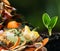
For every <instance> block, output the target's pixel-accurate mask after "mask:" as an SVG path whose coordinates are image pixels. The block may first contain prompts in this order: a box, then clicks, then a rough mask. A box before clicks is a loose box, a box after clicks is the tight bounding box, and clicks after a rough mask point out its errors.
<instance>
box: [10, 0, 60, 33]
mask: <svg viewBox="0 0 60 51" xmlns="http://www.w3.org/2000/svg"><path fill="white" fill-rule="evenodd" d="M9 1H10V3H11V5H12V6H13V7H15V8H16V9H17V13H19V14H22V15H24V17H25V18H26V20H27V21H28V22H29V23H31V24H32V25H33V26H35V27H38V26H39V27H40V29H39V30H40V32H45V31H46V30H47V29H46V28H45V27H44V25H43V23H42V14H43V13H48V14H49V15H50V16H51V17H53V16H58V17H59V19H58V22H57V24H56V26H55V28H54V29H53V32H60V0H9Z"/></svg>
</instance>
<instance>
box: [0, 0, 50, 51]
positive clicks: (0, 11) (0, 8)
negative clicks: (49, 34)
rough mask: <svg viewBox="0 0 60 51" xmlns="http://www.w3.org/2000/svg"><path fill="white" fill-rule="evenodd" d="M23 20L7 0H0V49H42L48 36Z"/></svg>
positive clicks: (22, 50) (30, 50) (34, 50)
mask: <svg viewBox="0 0 60 51" xmlns="http://www.w3.org/2000/svg"><path fill="white" fill-rule="evenodd" d="M22 17H23V16H22ZM24 22H25V21H24V19H23V18H21V15H20V14H17V13H16V9H15V8H14V7H12V6H11V5H10V3H9V1H8V0H0V51H5V50H8V51H42V48H44V46H45V45H46V43H47V42H48V40H49V38H44V39H43V38H42V37H41V36H40V34H39V33H38V31H35V30H34V29H33V28H32V27H29V26H28V25H26V24H25V23H24Z"/></svg>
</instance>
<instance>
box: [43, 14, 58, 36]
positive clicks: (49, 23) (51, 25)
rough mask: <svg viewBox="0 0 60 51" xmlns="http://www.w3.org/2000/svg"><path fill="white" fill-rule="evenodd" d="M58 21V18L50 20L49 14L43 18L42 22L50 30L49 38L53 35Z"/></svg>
mask: <svg viewBox="0 0 60 51" xmlns="http://www.w3.org/2000/svg"><path fill="white" fill-rule="evenodd" d="M57 20H58V16H55V17H52V18H50V16H49V15H48V14H47V13H44V14H43V16H42V21H43V24H44V25H45V27H46V28H47V29H48V33H49V36H51V35H52V29H53V28H54V26H55V25H56V23H57Z"/></svg>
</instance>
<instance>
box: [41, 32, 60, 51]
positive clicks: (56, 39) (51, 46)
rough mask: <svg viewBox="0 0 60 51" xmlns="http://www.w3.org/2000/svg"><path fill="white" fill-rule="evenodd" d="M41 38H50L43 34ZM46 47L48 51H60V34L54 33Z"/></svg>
mask: <svg viewBox="0 0 60 51" xmlns="http://www.w3.org/2000/svg"><path fill="white" fill-rule="evenodd" d="M41 36H42V37H43V38H45V37H49V36H48V35H47V34H45V35H44V34H42V35H41ZM45 47H46V48H47V50H48V51H60V33H53V34H52V36H50V37H49V42H48V43H47V44H46V46H45Z"/></svg>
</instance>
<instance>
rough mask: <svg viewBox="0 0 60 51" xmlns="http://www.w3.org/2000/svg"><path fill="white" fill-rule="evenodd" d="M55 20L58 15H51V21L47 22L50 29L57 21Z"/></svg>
mask: <svg viewBox="0 0 60 51" xmlns="http://www.w3.org/2000/svg"><path fill="white" fill-rule="evenodd" d="M57 20H58V16H55V17H52V18H51V21H50V24H49V28H50V29H52V28H54V26H55V25H56V23H57Z"/></svg>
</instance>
